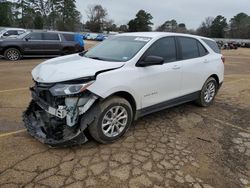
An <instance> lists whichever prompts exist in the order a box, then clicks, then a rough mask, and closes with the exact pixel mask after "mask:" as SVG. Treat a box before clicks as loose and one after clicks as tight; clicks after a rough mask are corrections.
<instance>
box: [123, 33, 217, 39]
mask: <svg viewBox="0 0 250 188" xmlns="http://www.w3.org/2000/svg"><path fill="white" fill-rule="evenodd" d="M118 35H119V36H134V37H150V38H159V37H167V36H183V37H192V38H196V39H207V40H211V41H214V40H213V39H210V38H207V37H202V36H198V35H191V34H183V33H172V32H133V33H122V34H118Z"/></svg>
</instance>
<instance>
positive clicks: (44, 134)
mask: <svg viewBox="0 0 250 188" xmlns="http://www.w3.org/2000/svg"><path fill="white" fill-rule="evenodd" d="M38 109H39V106H38V105H37V104H36V103H35V102H34V101H31V103H30V105H29V107H28V108H27V110H26V111H25V112H24V113H23V121H24V125H25V127H26V129H27V131H28V133H29V134H30V135H31V136H33V137H34V138H36V139H38V140H39V141H40V142H42V143H44V144H48V145H50V146H52V147H66V146H73V145H81V144H83V143H85V142H87V141H88V139H87V137H86V136H85V135H84V132H83V131H82V130H81V129H77V131H76V130H73V129H70V128H68V127H67V126H65V125H63V124H58V125H55V124H53V123H54V122H53V121H51V122H50V123H51V125H47V126H45V123H44V121H43V120H42V113H46V112H44V111H41V110H38ZM47 124H48V122H47ZM52 124H53V125H52ZM53 126H54V127H55V126H58V127H56V129H57V128H58V129H59V130H58V131H55V130H52V128H51V127H53ZM58 135H60V136H58Z"/></svg>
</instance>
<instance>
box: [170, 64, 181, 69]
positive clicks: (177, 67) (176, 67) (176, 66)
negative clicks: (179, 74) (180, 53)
mask: <svg viewBox="0 0 250 188" xmlns="http://www.w3.org/2000/svg"><path fill="white" fill-rule="evenodd" d="M180 68H181V66H180V65H174V66H173V67H172V69H174V70H178V69H180Z"/></svg>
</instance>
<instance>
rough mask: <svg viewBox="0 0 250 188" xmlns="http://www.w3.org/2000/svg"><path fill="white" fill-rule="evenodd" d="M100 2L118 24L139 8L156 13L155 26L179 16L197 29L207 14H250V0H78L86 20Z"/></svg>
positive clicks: (190, 26)
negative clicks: (87, 11) (89, 12)
mask: <svg viewBox="0 0 250 188" xmlns="http://www.w3.org/2000/svg"><path fill="white" fill-rule="evenodd" d="M94 4H100V5H102V6H103V7H104V8H106V9H107V11H108V15H109V18H110V19H112V20H114V21H115V23H116V24H117V25H121V24H127V23H128V22H129V20H131V19H134V18H135V15H136V13H137V12H138V11H139V10H140V9H144V10H145V11H147V12H149V13H150V14H151V15H152V16H153V23H154V26H153V27H154V28H155V27H157V26H159V25H161V24H163V23H164V22H165V21H167V20H171V19H176V20H177V22H178V23H185V24H186V27H187V28H188V29H196V28H198V27H199V26H200V24H201V22H202V21H203V20H205V18H206V17H216V16H217V15H223V16H225V17H226V18H227V20H228V21H229V20H230V18H232V17H233V16H235V15H236V14H238V13H240V12H245V13H246V14H248V15H250V0H76V5H77V9H78V10H79V11H80V12H81V14H82V18H83V21H86V20H87V15H86V10H87V8H88V6H89V5H94Z"/></svg>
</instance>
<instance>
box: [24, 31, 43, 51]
mask: <svg viewBox="0 0 250 188" xmlns="http://www.w3.org/2000/svg"><path fill="white" fill-rule="evenodd" d="M23 50H24V53H25V55H42V54H44V41H43V37H42V33H39V32H34V33H30V34H29V35H27V36H26V37H25V39H24V42H23Z"/></svg>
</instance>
